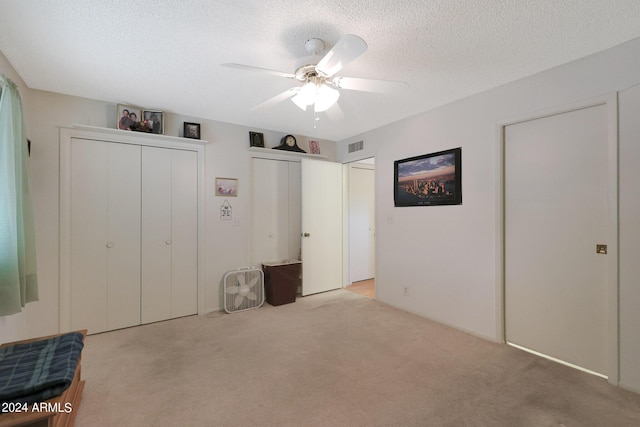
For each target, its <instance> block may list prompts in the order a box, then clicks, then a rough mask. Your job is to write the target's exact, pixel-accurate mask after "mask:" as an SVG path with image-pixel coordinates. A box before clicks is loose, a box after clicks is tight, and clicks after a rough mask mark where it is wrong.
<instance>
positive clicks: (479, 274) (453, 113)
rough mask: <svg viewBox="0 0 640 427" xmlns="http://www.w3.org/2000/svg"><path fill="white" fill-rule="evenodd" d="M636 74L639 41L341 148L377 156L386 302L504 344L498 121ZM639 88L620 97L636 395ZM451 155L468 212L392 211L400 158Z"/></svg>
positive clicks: (630, 352) (625, 327)
mask: <svg viewBox="0 0 640 427" xmlns="http://www.w3.org/2000/svg"><path fill="white" fill-rule="evenodd" d="M639 69H640V39H636V40H633V41H631V42H628V43H625V44H622V45H620V46H617V47H614V48H612V49H609V50H606V51H603V52H600V53H598V54H596V55H593V56H590V57H587V58H583V59H580V60H578V61H575V62H572V63H570V64H566V65H563V66H560V67H557V68H554V69H551V70H548V71H545V72H542V73H539V74H536V75H534V76H530V77H527V78H525V79H522V80H518V81H516V82H513V83H510V84H507V85H504V86H501V87H498V88H495V89H492V90H489V91H487V92H484V93H480V94H477V95H475V96H472V97H469V98H466V99H463V100H460V101H457V102H454V103H452V104H449V105H446V106H443V107H441V108H437V109H435V110H432V111H429V112H426V113H423V114H420V115H417V116H415V117H412V118H409V119H406V120H403V121H400V122H396V123H393V124H390V125H388V126H384V127H382V128H379V129H376V130H373V131H370V132H366V133H364V134H361V135H356V136H354V137H352V138H349V139H348V140H345V141H341V142H340V143H339V144H338V159H339V160H340V161H342V162H348V161H352V160H356V159H359V158H365V157H371V156H375V157H376V229H377V239H376V248H377V252H376V260H377V262H376V295H377V298H378V299H379V300H381V301H383V302H385V303H388V304H390V305H393V306H396V307H399V308H402V309H405V310H408V311H411V312H414V313H417V314H419V315H422V316H425V317H428V318H431V319H434V320H437V321H439V322H442V323H445V324H449V325H452V326H454V327H456V328H459V329H462V330H466V331H469V332H471V333H473V334H476V335H479V336H483V337H486V338H488V339H491V340H495V341H500V340H501V339H502V330H501V326H500V325H501V321H500V319H501V316H502V307H501V304H500V301H501V299H500V290H501V287H500V286H501V285H500V283H499V279H500V275H499V273H500V269H501V266H500V264H499V257H498V251H497V249H498V248H499V242H498V238H499V209H500V205H499V188H498V182H499V171H500V164H499V158H498V147H499V138H498V129H499V127H498V126H497V123H498V122H502V121H505V120H508V119H510V118H513V117H517V116H521V115H524V114H529V113H532V112H536V111H540V110H544V109H547V108H551V107H557V106H561V105H563V104H568V103H572V102H576V101H580V100H585V99H588V98H592V97H595V96H600V95H605V94H609V93H613V92H616V91H622V90H625V89H627V88H629V87H631V86H633V85H635V84H637V83H639V82H640V74H638V70H639ZM638 91H639V90H638V89H635V92H633V94H632V93H631V92H629V93H628V94H623V98H622V102H621V104H620V109H621V110H622V111H621V129H622V130H623V132H622V133H621V137H620V154H621V156H622V157H621V158H622V160H621V163H620V232H621V242H620V272H621V273H620V292H621V295H620V297H621V301H622V303H621V313H620V314H621V319H620V337H621V343H620V347H621V357H620V359H621V365H620V382H621V384H622V385H623V386H625V387H628V388H635V389H636V390H640V365H638V363H637V361H638V360H640V338H639V337H640V335H638V333H637V331H638V330H639V329H640V286H638V279H637V278H638V277H640V266H639V263H638V262H637V256H638V255H637V254H638V252H639V249H640V236H639V234H640V220H639V219H638V218H640V215H639V212H638V211H639V210H640V197H639V196H638V190H637V185H638V184H637V183H638V182H640V168H638V164H640V148H638V147H639V146H640V142H639V140H638V139H639V138H638V135H639V134H640V128H639V125H638V123H640V121H638V117H640V100H639V99H638V97H639V96H640V95H638V94H637V93H638ZM625 122H629V124H628V126H627V125H624V123H625ZM632 122H633V124H631V123H632ZM623 126H625V127H623ZM359 140H363V141H364V147H365V149H364V150H363V151H360V152H357V153H351V154H349V153H348V152H347V145H348V144H349V143H352V142H355V141H359ZM454 147H462V189H463V190H462V193H463V195H462V198H463V204H462V206H433V207H408V208H407V207H405V208H394V206H393V161H394V160H398V159H402V158H406V157H411V156H416V155H420V154H426V153H430V152H435V151H440V150H444V149H448V148H454ZM576 154H577V155H579V153H576ZM540 155H552V153H540ZM404 286H409V288H410V290H409V294H410V295H409V296H408V297H405V296H403V292H402V290H403V287H404Z"/></svg>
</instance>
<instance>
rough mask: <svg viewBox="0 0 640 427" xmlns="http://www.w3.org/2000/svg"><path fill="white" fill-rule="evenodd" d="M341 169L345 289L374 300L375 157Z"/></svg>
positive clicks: (349, 164)
mask: <svg viewBox="0 0 640 427" xmlns="http://www.w3.org/2000/svg"><path fill="white" fill-rule="evenodd" d="M345 167H346V177H347V179H346V203H345V221H344V223H345V224H344V225H345V228H346V230H347V233H345V237H346V239H345V240H346V242H345V243H346V250H345V254H346V258H347V262H346V265H347V268H346V269H345V270H346V272H345V273H346V274H345V285H346V286H345V288H346V289H347V290H349V291H352V292H355V293H358V294H360V295H364V296H367V297H370V298H375V236H376V232H375V158H373V157H371V158H368V159H364V160H358V161H356V162H352V163H348V164H347V165H345Z"/></svg>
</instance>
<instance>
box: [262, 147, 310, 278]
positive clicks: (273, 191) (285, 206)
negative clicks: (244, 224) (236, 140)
mask: <svg viewBox="0 0 640 427" xmlns="http://www.w3.org/2000/svg"><path fill="white" fill-rule="evenodd" d="M289 164H290V162H288V161H284V160H271V159H260V158H254V159H252V185H251V188H252V221H251V228H252V245H251V246H252V250H251V264H252V265H258V266H259V265H261V264H262V263H263V262H273V261H282V260H286V259H289V258H291V254H290V251H289V242H290V239H289V235H290V230H289V229H290V222H289V214H290V212H289V206H290V203H289ZM297 208H298V211H299V210H300V207H299V204H298V206H297ZM298 222H299V220H298ZM299 236H300V232H297V233H296V235H295V238H296V239H298V240H299Z"/></svg>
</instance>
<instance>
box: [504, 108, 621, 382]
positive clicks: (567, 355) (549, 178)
mask: <svg viewBox="0 0 640 427" xmlns="http://www.w3.org/2000/svg"><path fill="white" fill-rule="evenodd" d="M607 141H608V116H607V107H606V106H604V105H599V106H595V107H589V108H583V109H580V110H575V111H570V112H566V113H562V114H556V115H553V116H549V117H544V118H540V119H536V120H530V121H527V122H522V123H518V124H514V125H509V126H507V127H506V128H505V309H506V314H505V330H506V338H507V341H508V342H510V343H513V344H517V345H520V346H522V347H525V348H528V349H531V350H535V351H538V352H540V353H543V354H546V355H548V356H552V357H554V358H557V359H560V360H562V361H565V362H569V363H572V364H574V365H577V366H580V367H582V368H585V369H588V370H591V371H594V372H597V373H600V374H606V373H607V358H606V357H607V324H608V320H609V318H608V312H607V277H608V270H607V268H608V260H607V255H602V254H598V253H596V244H599V243H602V244H607V243H609V242H610V241H609V235H608V186H609V181H608V146H607ZM541 154H543V155H541Z"/></svg>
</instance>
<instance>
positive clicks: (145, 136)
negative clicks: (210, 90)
mask: <svg viewBox="0 0 640 427" xmlns="http://www.w3.org/2000/svg"><path fill="white" fill-rule="evenodd" d="M73 129H77V130H84V131H89V132H95V133H100V134H104V135H109V136H110V137H127V138H130V139H137V140H140V141H145V140H146V141H150V140H155V141H164V142H168V143H179V144H185V143H187V144H197V145H206V144H207V143H208V141H205V140H202V139H192V138H182V137H179V136H169V135H163V134H157V133H146V132H135V131H128V130H121V129H113V128H103V127H98V126H87V125H73Z"/></svg>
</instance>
